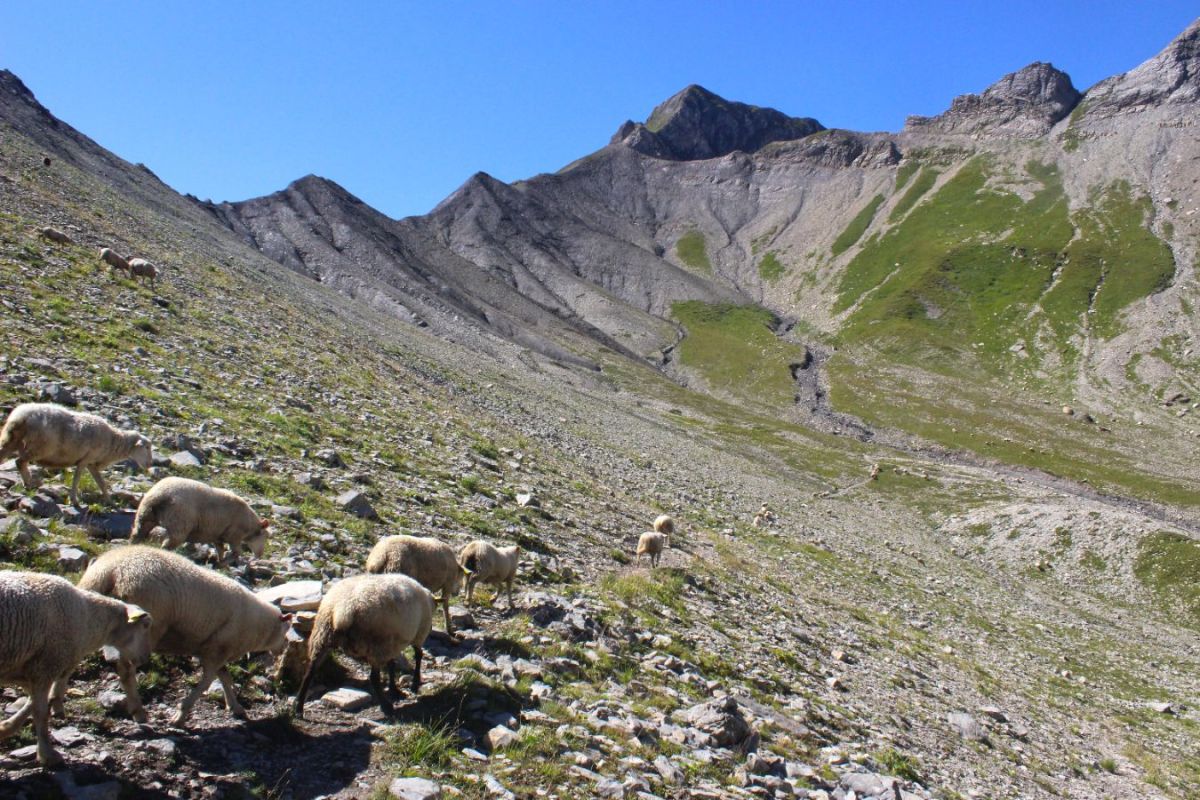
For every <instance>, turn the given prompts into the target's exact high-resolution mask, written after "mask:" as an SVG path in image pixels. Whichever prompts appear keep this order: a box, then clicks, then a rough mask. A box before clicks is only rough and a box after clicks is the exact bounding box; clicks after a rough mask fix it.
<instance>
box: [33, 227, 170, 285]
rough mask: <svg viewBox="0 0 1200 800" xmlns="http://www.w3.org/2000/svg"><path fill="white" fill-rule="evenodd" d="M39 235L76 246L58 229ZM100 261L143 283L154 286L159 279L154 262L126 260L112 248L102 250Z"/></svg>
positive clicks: (52, 240)
mask: <svg viewBox="0 0 1200 800" xmlns="http://www.w3.org/2000/svg"><path fill="white" fill-rule="evenodd" d="M38 235H39V236H41V237H42V238H43V239H46V240H48V241H51V242H56V243H58V244H74V243H75V242H74V240H72V239H71V237H70V236H68V235H67V234H65V233H63V232H62V231H60V230H58V229H57V228H42V229H41V230H39V231H38ZM99 255H100V260H101V261H103V262H104V263H106V264H108V265H109V267H111V268H112V269H113V271H114V272H123V273H125V275H126V276H127V277H130V278H141V279H142V283H147V282H149V283H150V285H152V286H153V285H154V279H155V278H157V277H158V267H157V266H155V265H154V263H153V262H152V261H148V260H147V259H144V258H125V257H124V256H122V255H120V254H119V253H117V251H116V250H113V249H112V248H111V247H101V248H100V252H99Z"/></svg>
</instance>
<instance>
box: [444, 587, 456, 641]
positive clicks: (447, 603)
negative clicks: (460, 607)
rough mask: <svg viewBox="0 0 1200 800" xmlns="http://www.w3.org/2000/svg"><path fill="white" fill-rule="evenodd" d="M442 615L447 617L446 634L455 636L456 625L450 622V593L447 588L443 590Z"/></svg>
mask: <svg viewBox="0 0 1200 800" xmlns="http://www.w3.org/2000/svg"><path fill="white" fill-rule="evenodd" d="M442 616H444V617H445V618H446V635H447V636H449V637H452V638H453V636H454V627H453V626H452V625H451V624H450V594H449V593H448V592H447V591H446V590H445V589H443V590H442Z"/></svg>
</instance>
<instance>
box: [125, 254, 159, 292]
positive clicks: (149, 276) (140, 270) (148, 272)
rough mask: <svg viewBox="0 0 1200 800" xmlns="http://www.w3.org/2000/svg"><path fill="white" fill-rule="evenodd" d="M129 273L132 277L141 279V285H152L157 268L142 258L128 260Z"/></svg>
mask: <svg viewBox="0 0 1200 800" xmlns="http://www.w3.org/2000/svg"><path fill="white" fill-rule="evenodd" d="M129 272H130V274H132V275H133V276H134V277H137V278H141V279H142V283H146V281H149V282H150V285H151V286H153V285H154V279H155V278H157V277H158V267H156V266H154V264H152V263H151V262H149V261H147V260H146V259H144V258H131V259H129Z"/></svg>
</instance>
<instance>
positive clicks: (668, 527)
mask: <svg viewBox="0 0 1200 800" xmlns="http://www.w3.org/2000/svg"><path fill="white" fill-rule="evenodd" d="M654 530H655V531H657V532H658V533H661V534H664V535H666V537H667V545H668V546H669V545H670V544H671V535H672V534H673V533H675V520H674V519H672V518H671V516H670V515H669V514H659V515H658V516H657V517H655V518H654Z"/></svg>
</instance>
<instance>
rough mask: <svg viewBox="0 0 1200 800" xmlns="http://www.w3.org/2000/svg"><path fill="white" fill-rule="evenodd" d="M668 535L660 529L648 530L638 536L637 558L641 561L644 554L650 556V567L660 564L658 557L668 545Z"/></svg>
mask: <svg viewBox="0 0 1200 800" xmlns="http://www.w3.org/2000/svg"><path fill="white" fill-rule="evenodd" d="M666 544H667V536H666V534H665V533H659V532H658V531H646V532H645V533H643V534H642V535H641V536H639V537H638V546H637V560H638V563H641V560H642V556H643V555H649V556H650V567H651V568H654V567H657V566H658V559H659V558H660V557H661V556H662V551H663V548H664V547H666Z"/></svg>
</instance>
